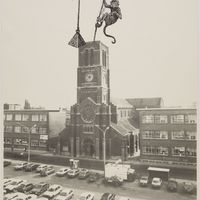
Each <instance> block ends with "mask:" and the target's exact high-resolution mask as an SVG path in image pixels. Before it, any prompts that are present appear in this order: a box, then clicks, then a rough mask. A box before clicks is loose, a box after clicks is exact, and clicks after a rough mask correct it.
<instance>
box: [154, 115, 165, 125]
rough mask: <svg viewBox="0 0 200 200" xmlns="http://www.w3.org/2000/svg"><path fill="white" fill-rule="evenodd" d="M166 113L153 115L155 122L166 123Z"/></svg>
mask: <svg viewBox="0 0 200 200" xmlns="http://www.w3.org/2000/svg"><path fill="white" fill-rule="evenodd" d="M167 122H168V120H167V115H155V123H156V124H167Z"/></svg>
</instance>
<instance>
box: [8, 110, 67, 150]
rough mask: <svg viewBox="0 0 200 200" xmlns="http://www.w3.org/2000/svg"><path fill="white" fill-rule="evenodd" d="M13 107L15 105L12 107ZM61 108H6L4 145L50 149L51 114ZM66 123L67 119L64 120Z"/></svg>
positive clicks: (13, 147) (12, 147)
mask: <svg viewBox="0 0 200 200" xmlns="http://www.w3.org/2000/svg"><path fill="white" fill-rule="evenodd" d="M10 108H13V107H10ZM58 112H59V110H44V109H20V108H19V109H9V107H8V108H7V109H4V147H5V148H11V149H12V150H14V149H16V148H17V149H27V148H28V145H29V136H30V147H31V149H37V150H48V140H49V138H50V137H51V133H52V134H54V131H53V130H51V129H50V115H51V117H52V114H53V113H58ZM52 118H53V117H52ZM64 124H65V121H64Z"/></svg>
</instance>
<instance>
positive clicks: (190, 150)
mask: <svg viewBox="0 0 200 200" xmlns="http://www.w3.org/2000/svg"><path fill="white" fill-rule="evenodd" d="M186 155H187V156H197V152H196V149H194V148H187V150H186Z"/></svg>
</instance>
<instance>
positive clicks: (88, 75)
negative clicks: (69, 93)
mask: <svg viewBox="0 0 200 200" xmlns="http://www.w3.org/2000/svg"><path fill="white" fill-rule="evenodd" d="M93 78H94V75H93V74H92V73H87V74H86V75H85V80H86V81H87V82H91V81H92V80H93Z"/></svg>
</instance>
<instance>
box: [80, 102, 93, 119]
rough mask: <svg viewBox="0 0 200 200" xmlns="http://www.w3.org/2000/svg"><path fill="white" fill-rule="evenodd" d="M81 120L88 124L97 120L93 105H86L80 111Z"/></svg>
mask: <svg viewBox="0 0 200 200" xmlns="http://www.w3.org/2000/svg"><path fill="white" fill-rule="evenodd" d="M80 113H81V119H82V120H83V121H84V122H86V123H91V122H93V121H94V119H95V111H94V108H93V107H92V106H91V104H85V105H84V106H83V107H82V109H81V110H80Z"/></svg>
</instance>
